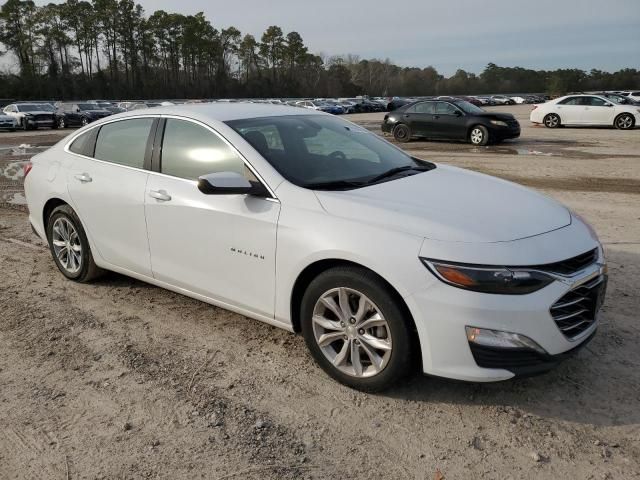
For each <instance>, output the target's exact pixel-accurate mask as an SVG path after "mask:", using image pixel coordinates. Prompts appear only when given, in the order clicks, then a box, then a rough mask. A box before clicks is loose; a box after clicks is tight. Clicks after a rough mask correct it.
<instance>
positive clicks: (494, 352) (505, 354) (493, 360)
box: [469, 343, 547, 370]
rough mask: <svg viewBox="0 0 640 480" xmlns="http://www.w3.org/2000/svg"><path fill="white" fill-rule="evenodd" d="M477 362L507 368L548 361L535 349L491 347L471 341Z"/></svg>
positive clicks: (486, 365)
mask: <svg viewBox="0 0 640 480" xmlns="http://www.w3.org/2000/svg"><path fill="white" fill-rule="evenodd" d="M469 347H470V348H471V353H472V355H473V358H474V360H475V361H476V364H477V365H478V366H479V367H483V368H504V369H506V370H511V369H516V368H523V367H535V366H537V365H542V364H544V363H546V361H547V360H546V359H545V357H544V356H542V355H541V354H539V353H537V352H535V351H534V350H528V349H524V348H491V347H486V346H483V345H477V344H475V343H469Z"/></svg>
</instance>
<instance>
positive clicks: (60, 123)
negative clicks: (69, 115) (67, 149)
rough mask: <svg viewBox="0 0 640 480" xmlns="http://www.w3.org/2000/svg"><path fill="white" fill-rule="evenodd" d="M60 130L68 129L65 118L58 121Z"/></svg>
mask: <svg viewBox="0 0 640 480" xmlns="http://www.w3.org/2000/svg"><path fill="white" fill-rule="evenodd" d="M58 128H67V122H65V120H64V117H60V118H59V119H58Z"/></svg>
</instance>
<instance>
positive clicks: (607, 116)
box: [529, 95, 640, 130]
mask: <svg viewBox="0 0 640 480" xmlns="http://www.w3.org/2000/svg"><path fill="white" fill-rule="evenodd" d="M529 119H530V120H531V122H533V123H543V124H544V126H545V127H548V128H557V127H559V126H561V125H597V126H613V127H616V128H619V129H621V130H630V129H632V128H634V127H635V126H636V125H637V124H638V122H640V108H638V107H637V106H632V105H620V104H618V103H615V102H613V101H612V100H609V99H607V98H605V97H601V96H599V95H567V96H565V97H560V98H556V99H555V100H551V101H549V102H546V103H541V104H536V105H534V106H533V110H532V111H531V115H530V117H529Z"/></svg>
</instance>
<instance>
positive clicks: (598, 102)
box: [589, 97, 606, 107]
mask: <svg viewBox="0 0 640 480" xmlns="http://www.w3.org/2000/svg"><path fill="white" fill-rule="evenodd" d="M605 103H606V102H605V101H604V100H603V99H601V98H598V97H589V105H592V106H594V107H602V106H603V105H604V104H605Z"/></svg>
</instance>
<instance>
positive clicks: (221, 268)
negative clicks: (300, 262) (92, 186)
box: [145, 118, 280, 317]
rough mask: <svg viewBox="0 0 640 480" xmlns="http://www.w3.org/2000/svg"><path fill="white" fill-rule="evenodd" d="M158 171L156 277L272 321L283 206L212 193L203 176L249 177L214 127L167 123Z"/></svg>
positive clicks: (150, 208)
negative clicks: (203, 186) (204, 190)
mask: <svg viewBox="0 0 640 480" xmlns="http://www.w3.org/2000/svg"><path fill="white" fill-rule="evenodd" d="M158 170H160V171H159V172H158V173H151V174H150V177H149V181H148V183H147V189H146V194H145V204H146V219H147V228H148V232H149V244H150V251H151V264H152V269H153V275H154V277H155V278H156V279H157V280H160V281H163V282H166V283H169V284H171V285H174V286H176V287H179V288H184V289H186V290H189V291H191V292H194V293H198V294H201V295H205V296H207V297H210V298H213V299H215V300H218V301H220V302H224V303H227V304H231V305H235V306H237V307H240V308H244V309H247V310H251V311H253V312H256V313H259V314H262V315H267V316H269V317H273V311H274V296H275V252H276V228H277V222H278V215H279V212H280V203H279V202H278V201H276V200H274V199H267V198H262V197H256V196H251V195H206V194H204V193H202V192H201V191H200V190H199V189H198V187H197V178H198V177H199V176H201V175H205V174H208V173H215V172H228V171H233V172H238V173H242V174H244V175H245V176H247V178H248V179H249V180H251V181H257V178H255V176H253V174H252V173H251V171H250V170H249V169H248V167H247V166H245V164H244V161H243V159H242V158H241V157H240V156H239V154H238V153H237V152H236V151H235V150H234V149H233V148H232V147H231V146H229V145H228V144H227V143H226V142H225V141H224V140H223V139H221V138H220V137H219V136H218V135H217V134H216V133H214V132H213V131H212V130H211V129H209V128H208V127H205V126H204V125H201V124H199V123H195V122H192V121H188V120H180V119H173V118H168V119H167V120H166V124H165V127H164V135H163V143H162V150H161V155H160V158H159V166H158Z"/></svg>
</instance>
